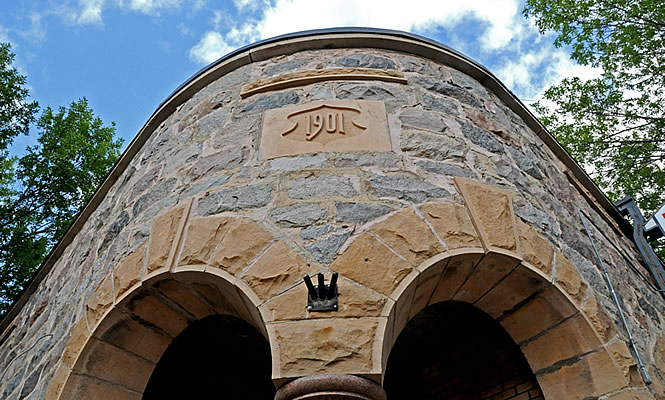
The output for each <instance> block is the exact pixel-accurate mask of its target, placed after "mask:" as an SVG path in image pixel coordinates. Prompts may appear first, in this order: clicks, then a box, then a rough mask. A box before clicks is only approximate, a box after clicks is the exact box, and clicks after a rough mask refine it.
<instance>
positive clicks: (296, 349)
mask: <svg viewBox="0 0 665 400" xmlns="http://www.w3.org/2000/svg"><path fill="white" fill-rule="evenodd" d="M273 326H274V329H275V333H276V341H277V345H278V346H279V357H280V359H279V365H280V367H281V377H300V376H308V375H315V374H323V373H326V374H331V373H345V374H363V373H370V372H372V346H373V344H374V336H375V335H376V328H377V320H376V319H374V318H361V319H322V320H311V321H295V322H285V323H280V324H275V325H273ZM303 343H307V345H306V346H303Z"/></svg>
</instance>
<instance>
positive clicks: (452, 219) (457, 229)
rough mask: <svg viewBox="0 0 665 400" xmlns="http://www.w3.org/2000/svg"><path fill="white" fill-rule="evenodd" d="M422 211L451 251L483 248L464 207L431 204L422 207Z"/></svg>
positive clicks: (449, 204)
mask: <svg viewBox="0 0 665 400" xmlns="http://www.w3.org/2000/svg"><path fill="white" fill-rule="evenodd" d="M420 211H421V212H422V213H423V215H424V216H425V220H427V222H429V223H430V224H432V227H433V228H434V231H435V232H436V234H437V235H438V236H439V238H441V240H443V242H444V243H445V244H446V246H448V249H449V250H453V249H459V248H474V247H478V248H480V247H482V244H481V243H480V239H479V237H478V234H477V233H476V230H475V228H474V227H473V223H472V222H471V218H469V214H468V213H467V211H466V209H465V208H464V207H462V206H460V205H458V204H454V203H429V204H425V205H423V206H421V207H420Z"/></svg>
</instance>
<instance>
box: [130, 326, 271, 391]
mask: <svg viewBox="0 0 665 400" xmlns="http://www.w3.org/2000/svg"><path fill="white" fill-rule="evenodd" d="M270 374H271V360H270V345H269V344H268V341H267V340H266V339H265V338H264V337H263V336H262V335H261V334H260V333H259V332H258V331H257V330H256V329H255V328H254V327H252V326H251V325H250V324H248V323H247V322H245V321H243V320H241V319H240V318H236V317H233V316H230V315H212V316H209V317H206V318H203V319H201V320H198V321H195V322H192V323H191V324H190V325H189V326H188V327H187V328H186V329H185V330H184V331H183V332H182V333H181V334H180V335H178V336H177V337H176V338H175V339H174V340H173V342H172V343H171V344H170V345H169V347H168V349H167V350H166V351H165V352H164V355H163V356H162V357H161V359H160V360H159V362H158V363H157V365H156V366H155V369H154V371H153V373H152V375H151V377H150V380H149V381H148V385H147V387H146V390H145V392H144V393H143V399H146V400H152V399H165V398H205V399H212V398H229V399H241V398H245V399H257V400H260V399H265V400H272V399H273V398H274V395H275V388H274V386H273V383H272V379H271V377H270Z"/></svg>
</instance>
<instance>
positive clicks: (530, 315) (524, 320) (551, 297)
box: [500, 286, 577, 344]
mask: <svg viewBox="0 0 665 400" xmlns="http://www.w3.org/2000/svg"><path fill="white" fill-rule="evenodd" d="M576 312H577V308H576V307H575V305H574V304H572V303H571V302H570V301H569V300H568V298H567V297H566V296H565V295H563V294H562V293H561V292H560V291H559V289H558V288H557V287H556V286H550V287H549V288H547V289H546V290H544V291H543V292H541V293H540V294H539V295H538V296H536V297H535V298H534V299H532V300H531V301H529V302H528V303H526V304H525V305H523V306H522V307H520V308H519V309H517V310H516V311H515V312H513V313H512V314H510V315H508V316H506V317H505V318H503V319H502V320H500V323H501V326H503V328H504V329H505V330H506V332H508V333H509V334H510V336H511V337H512V338H513V340H514V341H515V343H517V344H519V343H521V342H523V341H525V340H528V339H531V338H533V337H534V336H536V335H537V334H539V333H541V332H543V331H545V330H547V329H549V328H550V327H552V326H554V325H555V324H557V323H559V322H560V321H562V320H563V319H565V318H568V317H570V316H571V315H573V314H575V313H576Z"/></svg>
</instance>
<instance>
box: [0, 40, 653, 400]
mask: <svg viewBox="0 0 665 400" xmlns="http://www.w3.org/2000/svg"><path fill="white" fill-rule="evenodd" d="M334 67H362V68H380V69H396V70H398V71H402V72H404V73H405V75H406V77H407V79H408V84H406V85H405V84H399V83H387V82H354V81H331V82H323V83H317V84H313V85H307V86H302V87H295V88H290V89H285V90H280V91H274V92H270V93H266V94H257V95H254V96H250V97H248V98H246V99H241V98H240V97H239V92H240V88H241V86H242V85H243V84H246V83H249V82H253V81H255V80H258V79H263V78H266V77H269V76H276V75H279V74H283V73H286V72H294V71H302V70H311V69H321V68H334ZM322 99H346V100H356V99H364V100H379V101H383V102H385V105H386V110H387V114H388V115H387V117H388V129H389V133H390V137H391V141H392V151H391V152H382V153H321V154H311V155H303V156H296V157H283V158H277V159H273V160H269V161H266V160H262V159H260V157H259V155H260V152H259V148H258V147H259V143H260V134H261V127H262V116H263V112H264V111H265V110H268V109H273V108H279V107H283V106H287V105H292V104H300V103H306V102H309V101H314V100H322ZM456 176H457V177H464V178H469V179H472V180H477V181H482V182H486V183H488V184H491V185H493V186H496V187H499V188H505V189H508V190H509V191H510V192H512V193H515V196H514V198H513V202H514V212H515V214H516V215H517V216H518V217H519V218H521V220H522V221H524V222H527V223H529V224H530V225H531V226H532V227H534V228H535V229H537V230H538V232H539V233H540V234H542V235H543V236H544V237H546V238H547V239H549V241H551V242H552V243H553V244H554V245H555V247H556V249H557V250H560V251H561V252H562V254H565V256H566V257H567V258H568V259H569V260H570V261H571V262H572V266H571V269H570V271H571V272H570V276H571V278H570V279H571V280H574V279H581V283H580V282H578V287H584V288H586V287H587V286H588V289H589V290H588V291H589V292H590V293H591V292H593V293H594V294H595V297H594V298H597V299H599V300H598V304H590V305H588V306H589V307H598V308H601V309H603V310H605V311H606V312H607V314H608V315H609V316H610V318H611V319H612V320H613V321H614V324H613V326H616V327H617V328H616V330H617V332H615V333H616V335H617V336H616V339H615V340H626V335H625V331H624V330H623V327H622V325H621V323H620V320H619V315H618V312H617V309H616V306H615V305H614V304H613V302H612V301H611V297H610V294H609V291H608V289H607V285H606V283H605V281H604V279H603V277H602V275H601V272H600V270H599V267H598V266H597V262H596V260H595V258H594V255H593V253H592V250H591V246H590V244H589V241H588V238H587V237H586V235H585V233H584V231H583V230H582V225H581V221H580V220H579V217H578V214H577V211H578V209H582V210H583V211H584V212H585V213H586V214H587V215H588V216H590V217H591V219H592V220H593V222H594V223H595V224H596V225H597V226H598V227H599V229H597V230H596V231H595V232H594V234H595V236H596V239H597V242H598V243H599V245H600V248H601V252H602V255H603V257H604V259H605V261H606V264H607V266H608V268H609V270H610V275H611V276H612V278H613V279H614V284H615V286H616V288H617V290H618V292H619V293H620V296H621V300H622V302H623V306H624V307H625V309H626V313H627V317H628V323H629V325H630V327H631V329H632V330H633V334H634V335H635V338H636V341H637V345H638V347H639V349H640V351H641V352H642V355H643V356H644V357H645V359H646V362H647V364H648V366H649V368H650V372H651V373H652V378H653V379H654V385H653V389H652V394H654V396H660V398H663V396H665V389H664V387H665V385H664V382H665V381H664V379H665V356H663V350H664V349H665V340H663V339H661V334H660V332H662V331H663V322H662V318H663V315H664V314H663V310H664V307H665V302H664V301H663V299H662V297H660V296H659V295H658V294H656V293H655V292H653V291H652V290H650V289H649V288H648V287H647V285H646V284H645V283H644V281H643V280H642V279H641V278H640V277H639V276H638V275H637V274H636V273H635V272H634V271H632V270H631V269H630V268H629V267H628V266H626V263H625V262H624V260H623V258H622V255H621V254H620V252H623V253H625V254H626V255H628V257H629V258H630V259H631V260H632V262H633V263H634V264H635V265H639V263H638V262H637V261H636V253H635V251H634V249H633V247H632V245H631V244H630V242H629V241H628V240H627V239H626V238H624V237H622V236H621V235H619V234H618V233H617V232H618V231H617V230H616V229H615V227H613V226H611V225H612V223H611V222H608V219H607V218H604V217H603V216H602V215H601V214H600V213H599V212H598V211H597V210H598V207H597V206H595V205H594V204H592V202H593V200H589V199H588V196H586V195H585V194H584V193H583V190H582V189H580V188H581V185H579V184H577V185H576V183H575V180H574V178H572V174H570V173H569V172H568V171H567V168H566V167H565V166H564V165H563V164H562V163H561V162H560V161H558V160H557V158H556V157H555V156H554V155H553V153H552V151H550V149H549V148H548V147H547V146H545V145H544V144H543V142H542V141H541V140H540V139H539V138H538V137H537V135H536V134H535V133H534V132H532V131H531V130H530V129H528V128H527V127H526V125H525V124H524V122H523V121H522V120H521V119H520V118H518V117H517V116H516V114H515V113H513V112H512V111H511V110H510V109H508V108H507V107H506V106H505V105H504V104H503V103H502V102H501V101H500V100H498V98H497V97H496V96H495V95H494V94H492V93H490V92H488V90H486V89H485V88H484V87H483V86H482V85H481V84H480V83H478V82H477V81H475V80H474V79H472V78H470V77H469V76H467V75H465V74H463V73H461V72H459V71H457V70H454V69H452V68H449V67H447V66H444V65H439V64H436V63H434V62H431V61H429V60H425V59H422V58H419V57H416V56H411V55H407V54H400V53H397V52H389V51H383V50H372V49H339V50H316V51H303V52H299V53H295V54H292V55H289V56H279V57H275V58H273V59H270V60H267V61H262V62H257V63H253V64H250V65H247V66H243V67H241V68H239V69H237V70H235V71H233V72H231V73H229V74H227V75H225V76H224V77H222V78H220V79H218V80H217V81H215V82H213V83H212V84H210V85H208V86H207V87H206V88H204V89H202V90H201V91H199V92H198V93H196V94H195V95H194V96H193V97H192V98H191V99H190V100H188V101H187V102H186V103H184V104H182V105H181V106H180V107H179V108H178V109H177V111H176V112H174V113H173V114H172V115H171V116H169V117H168V118H167V119H166V120H165V121H164V122H163V123H162V124H161V125H160V126H159V127H158V128H157V129H156V130H155V132H154V133H153V134H152V136H151V137H150V139H149V140H148V142H147V143H146V144H145V145H144V146H143V149H142V150H141V151H140V152H139V153H138V154H137V156H136V157H135V158H134V159H133V160H132V162H131V164H130V166H129V167H128V168H127V169H126V170H125V171H124V173H123V174H122V176H121V177H120V178H119V179H118V181H117V182H116V184H115V185H114V186H113V188H112V189H111V191H110V192H109V193H108V195H107V196H106V198H105V200H104V201H103V202H102V203H101V204H100V206H99V207H98V208H97V209H96V210H95V211H94V213H93V214H92V216H91V217H90V218H89V220H88V221H87V223H86V225H85V226H84V228H83V229H82V230H81V232H79V233H78V235H77V238H76V240H75V241H74V242H73V243H72V244H71V245H70V246H69V247H68V248H67V249H66V251H65V253H64V254H63V256H62V257H61V258H60V260H58V262H57V263H56V265H55V266H54V268H53V269H52V270H51V272H50V274H49V275H48V277H47V278H46V279H44V280H43V281H42V283H41V285H40V287H39V289H38V290H37V291H36V292H35V294H34V295H33V296H32V298H31V299H30V301H29V302H28V303H27V304H26V306H25V307H24V308H23V310H21V312H20V313H19V314H18V316H17V317H16V319H15V321H14V324H15V326H16V328H15V329H13V330H12V331H11V332H10V333H9V334H8V335H7V337H6V339H5V340H4V342H3V343H2V345H1V346H0V365H1V366H3V371H2V374H3V375H2V377H1V379H0V397H1V398H8V399H14V398H31V399H32V398H34V399H37V398H43V397H44V396H45V393H46V390H47V387H48V383H49V381H50V380H51V378H52V377H53V374H54V373H55V370H56V366H57V364H58V363H59V361H60V359H61V358H62V356H63V350H64V348H65V345H66V343H67V342H68V341H69V339H70V336H71V332H72V329H73V326H74V324H75V323H76V321H77V320H79V319H80V318H81V316H82V315H84V313H85V311H86V310H85V305H86V303H87V302H88V300H89V298H90V296H91V294H92V293H93V291H94V290H95V288H96V287H97V286H98V285H99V284H100V282H101V280H102V279H103V278H104V276H105V275H106V273H107V272H108V271H109V270H112V269H114V268H115V267H116V266H117V265H118V264H119V263H120V262H121V261H122V260H123V259H124V258H125V257H126V256H127V255H129V254H130V253H132V252H133V251H134V250H136V249H138V248H139V247H140V246H142V245H144V244H146V243H148V241H149V235H150V232H151V230H150V227H151V224H152V221H153V218H154V217H155V216H156V215H157V214H158V213H160V211H162V210H164V209H166V208H169V207H172V206H174V205H177V204H181V203H184V202H186V201H189V200H190V199H194V200H193V201H194V202H196V204H197V207H196V213H197V216H201V217H203V216H210V215H217V214H223V215H229V216H241V217H244V218H248V219H251V220H255V221H258V222H260V223H261V224H262V226H263V227H265V229H266V230H268V231H270V232H271V233H272V234H273V236H274V237H276V238H281V239H284V240H285V241H287V242H288V243H290V247H291V249H292V250H294V251H295V252H297V253H298V254H299V255H300V256H302V257H303V258H304V259H305V260H307V261H308V262H310V263H311V264H312V265H314V266H323V267H325V266H328V265H330V264H331V263H332V262H333V261H334V259H335V257H336V255H337V254H338V252H339V251H340V249H344V248H346V247H347V246H348V243H350V242H351V241H353V240H355V238H356V237H357V236H358V235H359V233H360V232H362V231H363V227H364V226H368V225H369V224H371V223H372V222H375V221H377V220H380V219H382V218H385V217H386V216H388V215H391V213H394V212H396V211H399V210H402V209H409V208H410V207H413V206H414V205H418V204H422V203H426V202H428V201H432V200H447V201H451V202H455V203H462V198H461V197H460V195H459V193H458V190H457V189H456V187H455V184H454V182H453V177H456ZM602 234H605V235H607V236H608V237H609V240H608V239H606V238H605V237H604V236H603V235H602ZM610 243H612V244H614V245H615V246H616V248H614V247H613V245H612V244H610ZM617 249H618V250H617ZM561 271H564V269H561ZM575 271H576V272H578V273H579V275H578V274H576V273H575ZM585 295H586V289H585V290H584V291H582V292H581V293H580V296H581V297H582V298H584V296H585ZM611 336H614V335H610V337H611ZM625 357H628V355H625ZM655 366H658V368H656V367H655ZM633 368H634V367H633ZM633 377H634V379H636V380H639V379H640V378H639V376H638V375H637V373H636V372H635V371H634V372H633Z"/></svg>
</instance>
